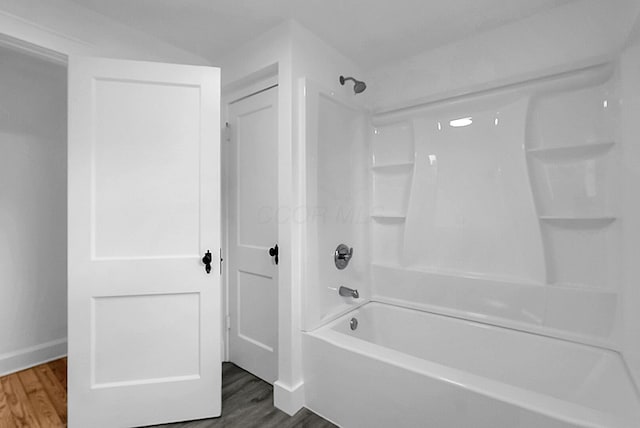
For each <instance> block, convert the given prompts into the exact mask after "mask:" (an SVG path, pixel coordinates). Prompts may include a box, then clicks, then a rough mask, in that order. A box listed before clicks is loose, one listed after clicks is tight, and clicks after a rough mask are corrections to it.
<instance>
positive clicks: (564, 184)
mask: <svg viewBox="0 0 640 428" xmlns="http://www.w3.org/2000/svg"><path fill="white" fill-rule="evenodd" d="M609 83H610V82H609V81H605V82H603V81H599V82H595V84H593V83H592V84H591V85H590V86H584V87H582V88H577V89H572V90H568V91H564V92H554V93H547V94H544V95H542V96H540V97H538V98H537V99H535V100H534V101H533V102H532V104H531V106H530V108H531V116H530V117H531V119H530V120H531V122H530V124H529V132H528V136H527V146H526V151H525V152H526V156H527V160H528V162H527V163H528V165H529V174H530V179H531V185H532V190H533V194H534V197H535V201H536V206H537V211H538V217H539V220H540V231H541V234H542V240H543V244H544V251H545V258H546V265H547V283H548V284H550V285H554V286H568V287H572V288H576V289H594V290H595V289H597V290H603V289H609V290H611V289H615V288H616V287H617V280H616V278H617V276H616V272H617V269H616V263H617V257H616V255H617V248H618V244H619V242H618V241H619V240H618V228H617V227H616V226H615V225H616V219H617V218H616V216H615V215H612V214H613V213H615V212H616V211H617V210H616V205H617V204H616V202H615V195H616V189H615V186H616V180H615V178H616V175H615V173H616V171H617V164H616V161H617V157H616V155H615V153H614V152H615V150H614V149H615V147H616V143H615V138H614V135H615V132H614V127H615V125H614V124H615V123H616V115H617V114H618V112H617V110H616V109H615V107H614V106H615V105H616V102H615V100H613V99H612V98H611V97H614V95H613V92H612V90H611V87H610V84H609Z"/></svg>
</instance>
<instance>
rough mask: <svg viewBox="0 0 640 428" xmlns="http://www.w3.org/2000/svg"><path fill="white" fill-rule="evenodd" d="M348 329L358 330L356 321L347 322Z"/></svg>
mask: <svg viewBox="0 0 640 428" xmlns="http://www.w3.org/2000/svg"><path fill="white" fill-rule="evenodd" d="M349 327H351V330H355V329H356V328H358V319H357V318H351V320H350V321H349Z"/></svg>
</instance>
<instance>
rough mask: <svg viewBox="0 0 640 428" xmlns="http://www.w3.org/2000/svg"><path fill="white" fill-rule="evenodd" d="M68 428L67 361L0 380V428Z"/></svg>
mask: <svg viewBox="0 0 640 428" xmlns="http://www.w3.org/2000/svg"><path fill="white" fill-rule="evenodd" d="M64 426H67V359H66V358H63V359H60V360H56V361H52V362H50V363H46V364H42V365H39V366H36V367H33V368H30V369H28V370H23V371H21V372H18V373H13V374H10V375H8V376H4V377H2V378H0V428H14V427H36V428H38V427H41V428H49V427H51V428H53V427H64Z"/></svg>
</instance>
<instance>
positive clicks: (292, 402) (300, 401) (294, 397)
mask: <svg viewBox="0 0 640 428" xmlns="http://www.w3.org/2000/svg"><path fill="white" fill-rule="evenodd" d="M273 405H274V406H276V407H277V408H278V409H280V410H282V411H283V412H285V413H286V414H287V415H289V416H293V415H295V414H296V413H297V412H298V410H300V409H302V408H303V407H304V382H300V383H299V384H297V385H296V386H294V387H289V386H288V385H285V384H283V383H281V382H280V381H276V382H275V383H274V384H273Z"/></svg>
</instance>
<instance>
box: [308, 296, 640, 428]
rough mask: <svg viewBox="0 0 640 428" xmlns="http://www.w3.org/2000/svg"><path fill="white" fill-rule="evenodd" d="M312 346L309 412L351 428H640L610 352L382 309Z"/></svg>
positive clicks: (333, 327)
mask: <svg viewBox="0 0 640 428" xmlns="http://www.w3.org/2000/svg"><path fill="white" fill-rule="evenodd" d="M352 317H353V318H357V320H358V328H357V329H356V330H355V331H351V329H350V328H349V320H350V319H351V318H352ZM303 344H304V354H305V356H304V363H305V399H306V406H307V407H308V408H310V409H311V410H313V411H314V412H316V413H318V414H320V415H322V416H324V417H325V418H327V419H329V420H331V421H333V422H334V423H336V424H338V425H340V426H343V427H347V428H351V427H353V428H355V427H394V428H396V427H430V428H449V427H460V428H484V427H486V428H515V427H518V428H560V427H562V428H565V427H625V428H633V427H640V400H639V399H638V393H637V391H636V390H635V388H634V386H633V384H632V383H631V381H630V379H629V375H628V373H627V370H626V368H625V365H624V363H623V362H622V360H621V358H620V356H619V355H618V354H617V353H615V352H612V351H609V350H605V349H600V348H595V347H590V346H585V345H579V344H576V343H571V342H566V341H562V340H558V339H552V338H549V337H544V336H538V335H534V334H529V333H523V332H519V331H514V330H509V329H505V328H500V327H493V326H488V325H484V324H480V323H476V322H470V321H464V320H460V319H456V318H450V317H446V316H441V315H435V314H430V313H425V312H421V311H416V310H412V309H406V308H402V307H397V306H391V305H386V304H382V303H375V302H372V303H368V304H366V305H364V306H362V307H360V308H358V309H356V310H354V311H352V312H350V313H348V314H347V315H344V316H343V317H341V318H339V319H337V320H335V321H333V322H331V323H330V324H328V325H325V326H323V327H321V328H319V329H317V330H315V331H313V332H309V333H305V334H304V339H303Z"/></svg>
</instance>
